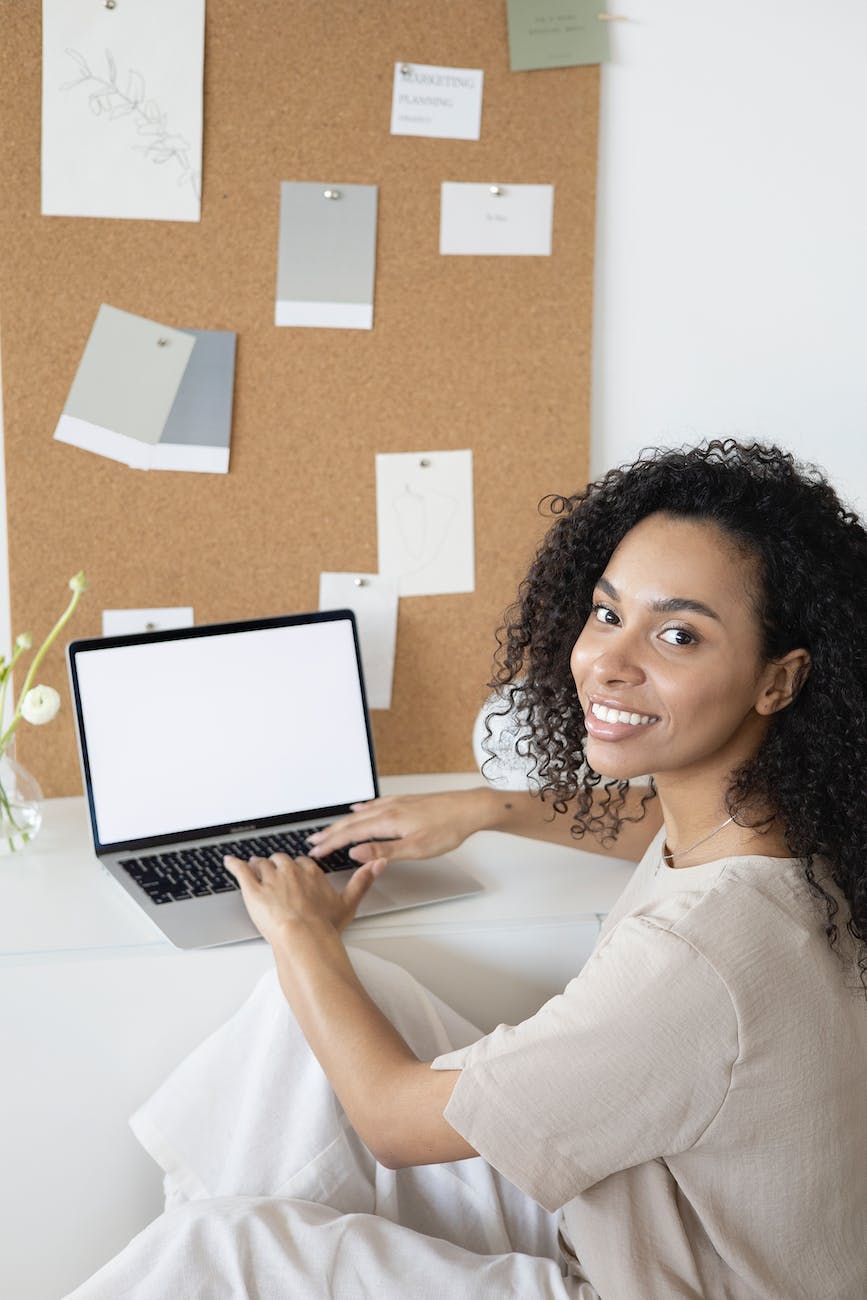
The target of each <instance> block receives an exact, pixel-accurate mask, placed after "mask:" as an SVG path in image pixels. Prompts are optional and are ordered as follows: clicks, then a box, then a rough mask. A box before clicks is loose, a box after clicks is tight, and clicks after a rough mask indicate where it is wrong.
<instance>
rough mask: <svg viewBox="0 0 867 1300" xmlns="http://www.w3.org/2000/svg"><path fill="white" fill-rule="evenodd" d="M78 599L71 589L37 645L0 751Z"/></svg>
mask: <svg viewBox="0 0 867 1300" xmlns="http://www.w3.org/2000/svg"><path fill="white" fill-rule="evenodd" d="M80 599H81V591H80V590H76V591H73V593H72V600H71V601H70V602H69V604H68V605H67V606H66V609H65V610H64V611H63V613H62V614H61V615H60V618H59V619H58V620H57V622H56V623H55V624H54V627H53V628H52V629H51V631H50V632H49V633H48V636H47V637H46V638H45V640H44V641H43V643H42V645H41V646H40V647H39V650H38V651H37V652H36V655H35V656H34V659H33V662H32V664H31V665H30V670H29V672H28V673H27V676H26V677H25V679H24V685H23V686H22V687H21V690H20V691H19V693H18V703H17V705H16V706H15V712H14V713H13V715H12V721H11V722H10V723H9V726H8V727H7V728H6V730H5V731H4V732H3V734H2V736H0V753H2V751H3V750H4V749H5V748H6V746H7V745H8V743H9V740H10V738H11V736H12V733H13V732H14V730H15V728H16V727H17V726H18V721H19V719H20V717H21V705H22V702H23V700H24V696H25V695H26V694H27V692H28V691H29V690H30V687H31V686H32V684H33V679H34V677H35V676H36V670H37V668H38V667H39V665H40V664H41V663H42V660H43V659H44V658H45V656H46V654H47V653H48V650H49V647H50V646H51V645H52V643H53V642H54V640H55V638H56V637H57V635H58V633H59V632H60V631H61V630H62V629H63V628H64V627H65V626H66V624H67V623H68V622H69V620H70V619H71V618H72V615H73V613H74V611H75V607H76V605H77V604H78V602H79V600H80ZM7 680H8V678H7ZM4 686H5V682H4ZM0 726H2V715H0Z"/></svg>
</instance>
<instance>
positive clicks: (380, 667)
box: [319, 573, 397, 709]
mask: <svg viewBox="0 0 867 1300" xmlns="http://www.w3.org/2000/svg"><path fill="white" fill-rule="evenodd" d="M319 608H320V609H351V610H352V611H353V613H354V614H355V620H356V623H357V626H358V641H359V644H360V646H361V666H362V668H363V670H364V687H365V690H366V692H367V704H368V708H371V709H390V708H391V683H392V678H393V676H394V651H395V642H396V640H397V582H396V581H395V579H394V578H383V577H381V576H380V575H379V574H378V573H320V575H319Z"/></svg>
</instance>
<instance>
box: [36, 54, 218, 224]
mask: <svg viewBox="0 0 867 1300" xmlns="http://www.w3.org/2000/svg"><path fill="white" fill-rule="evenodd" d="M66 53H67V54H68V55H69V57H70V58H71V59H72V60H73V61H74V62H75V63H76V64H77V65H78V71H79V74H80V75H79V77H78V79H77V80H76V81H67V82H64V83H63V85H62V86H61V87H60V89H61V90H74V89H75V87H76V86H83V85H85V84H86V83H87V82H93V83H94V89H92V90H91V91H90V94H89V95H88V104H89V106H90V111H91V113H93V114H95V116H96V117H105V118H107V119H108V120H109V121H110V122H113V121H115V120H116V119H117V118H121V117H131V118H132V119H133V121H134V122H135V127H136V132H137V134H138V135H140V136H146V137H147V138H148V139H147V143H146V144H134V145H133V146H132V147H133V149H135V150H137V151H138V152H140V153H143V154H144V155H145V157H146V158H150V160H151V162H154V163H167V162H171V161H172V160H174V161H175V162H176V163H177V165H178V166H179V167H180V173H179V175H178V185H187V184H188V185H190V186H191V188H192V191H193V193H194V194H195V196H196V198H197V199H198V198H200V197H201V192H200V191H201V185H200V180H201V178H200V175H199V173H198V172H197V171H196V170H195V168H194V167H193V164H192V162H191V152H192V148H191V145H190V143H189V141H188V140H186V139H185V138H184V137H183V136H182V135H176V134H174V133H173V132H171V131H170V130H169V127H168V117H167V115H166V114H165V113H163V112H162V110H161V109H160V106H159V104H158V103H157V101H156V100H155V99H148V98H147V93H146V88H145V79H144V77H143V76H142V74H141V73H140V72H136V71H135V69H134V68H131V69H130V71H129V74H128V76H127V81H126V90H121V88H120V86H119V85H118V73H117V63H116V62H115V58H114V55H113V54H112V52H111V50H106V52H105V62H106V66H107V68H108V76H107V77H100V76H98V75H97V74H96V73H95V72H93V71H92V70H91V67H90V64H89V63H88V62H87V59H86V58H85V57H84V55H83V54H79V53H78V51H77V50H70V49H67V50H66Z"/></svg>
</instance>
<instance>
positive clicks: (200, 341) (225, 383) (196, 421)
mask: <svg viewBox="0 0 867 1300" xmlns="http://www.w3.org/2000/svg"><path fill="white" fill-rule="evenodd" d="M184 333H185V334H189V335H190V336H191V337H192V338H193V339H194V341H195V347H194V348H193V352H192V356H191V357H190V360H189V364H188V365H187V368H186V370H185V371H184V377H183V379H182V380H181V386H180V388H179V389H178V394H177V397H176V398H175V401H174V405H173V406H172V409H171V411H170V412H169V416H168V419H167V421H166V426H165V429H164V431H163V434H162V437H161V438H160V441H159V445H158V446H157V447H156V448H155V459H154V463H153V468H154V469H187V470H199V471H202V472H205V473H208V472H210V473H226V471H227V470H228V468H229V439H230V437H231V434H232V399H233V395H234V391H235V342H236V339H237V335H236V334H235V333H234V332H233V331H231V330H184Z"/></svg>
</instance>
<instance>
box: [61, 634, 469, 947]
mask: <svg viewBox="0 0 867 1300" xmlns="http://www.w3.org/2000/svg"><path fill="white" fill-rule="evenodd" d="M67 655H68V664H69V675H70V683H71V687H72V695H73V700H74V704H75V718H76V728H77V733H78V745H79V755H80V758H81V768H82V775H83V778H84V789H85V793H86V795H87V802H88V807H89V810H90V823H91V828H92V831H93V846H94V850H95V852H96V855H97V857H98V858H99V860H100V862H101V863H102V864H103V866H104V867H105V869H106V870H107V871H108V872H109V874H110V875H111V876H112V877H113V878H114V879H115V880H116V881H117V883H118V884H119V885H120V886H121V887H122V888H123V889H124V890H125V891H126V893H127V894H128V895H129V897H130V898H131V899H133V900H134V902H135V903H136V904H137V905H138V906H139V907H140V908H141V909H142V911H143V912H144V913H145V914H146V915H147V916H148V917H149V918H150V920H151V921H152V922H153V923H154V924H155V925H156V926H157V927H158V929H159V930H161V931H162V933H163V934H164V935H165V936H166V938H168V939H169V940H171V942H172V943H173V944H175V945H176V946H177V947H179V948H202V947H210V946H212V945H216V944H223V943H234V942H237V941H238V940H243V939H253V938H258V937H259V934H258V931H257V930H256V928H255V926H254V925H253V923H252V921H251V920H250V918H249V917H248V915H247V910H246V908H245V906H244V901H243V898H242V897H241V893H240V890H239V889H238V885H237V881H236V880H235V879H234V877H233V876H231V875H230V874H229V872H228V871H226V869H225V867H224V866H223V862H222V859H223V854H224V853H234V854H236V855H237V856H239V857H250V856H252V855H254V854H256V855H258V856H261V857H266V856H269V855H270V854H271V853H275V852H285V853H289V854H291V855H292V856H295V857H297V856H298V855H300V854H306V853H307V852H308V847H307V844H306V836H307V835H309V834H310V832H311V831H312V830H314V829H317V828H321V827H323V826H327V825H328V824H330V823H331V822H333V821H335V820H337V818H338V817H341V816H344V815H345V814H346V813H348V812H349V811H350V804H353V803H358V802H360V801H362V800H366V799H374V798H376V797H377V795H378V794H379V786H378V783H377V777H376V764H375V761H374V755H373V741H372V737H371V729H370V718H369V715H368V711H367V702H366V698H365V693H364V681H363V677H362V670H361V658H360V654H359V647H358V633H357V629H356V625H355V617H354V615H353V613H352V611H351V610H345V609H344V610H334V611H328V612H323V613H317V614H295V615H287V616H284V617H279V618H264V619H253V620H249V621H246V622H238V623H216V624H211V625H208V626H203V627H192V628H190V627H188V628H178V629H176V630H173V631H159V632H149V633H148V632H144V633H136V634H133V635H130V636H112V637H100V638H93V639H90V640H80V641H73V642H72V643H71V644H70V645H69V647H68V650H67ZM347 852H348V850H347V851H344V852H343V853H341V854H337V855H334V856H333V857H331V858H330V859H327V860H324V861H322V863H321V866H322V869H323V871H324V872H325V878H326V880H327V881H328V883H329V884H330V885H332V886H333V887H334V888H335V889H341V888H342V887H343V886H344V885H345V883H346V881H347V880H348V879H349V878H350V876H351V875H352V871H353V870H354V868H355V866H356V865H357V864H355V863H354V862H352V861H351V859H350V858H349V857H348V856H347ZM481 888H482V886H481V885H480V884H479V883H478V881H476V880H474V879H473V878H472V876H470V875H469V874H468V873H467V872H466V871H464V870H463V868H461V867H459V866H458V865H457V864H456V863H454V862H452V861H450V860H449V859H448V858H434V859H430V860H428V861H426V862H405V863H390V864H389V867H388V870H387V871H386V872H385V873H384V874H383V876H382V877H380V878H379V879H378V880H377V881H376V882H375V883H374V885H373V886H372V887H371V889H370V890H369V891H368V893H367V894H366V895H365V897H364V899H363V901H362V903H361V906H360V907H359V909H358V914H359V915H362V916H367V915H373V914H375V913H379V912H390V911H395V910H397V909H399V908H405V907H416V906H419V905H420V904H424V903H433V902H438V901H440V900H443V899H447V898H458V897H461V896H463V895H465V894H471V893H476V892H478V891H479V890H480V889H481Z"/></svg>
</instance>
